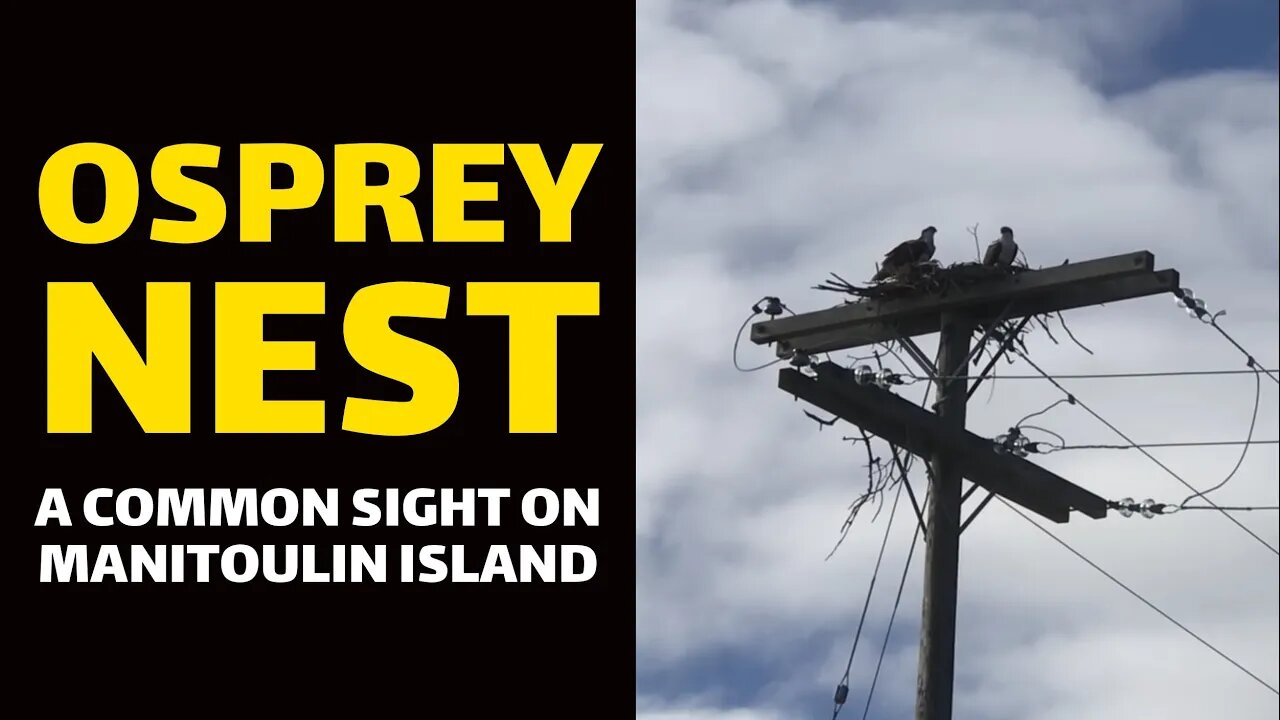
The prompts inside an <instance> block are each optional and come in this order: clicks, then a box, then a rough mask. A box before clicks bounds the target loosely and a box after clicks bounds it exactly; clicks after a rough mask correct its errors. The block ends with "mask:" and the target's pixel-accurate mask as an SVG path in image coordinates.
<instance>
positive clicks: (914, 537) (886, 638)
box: [862, 480, 929, 720]
mask: <svg viewBox="0 0 1280 720" xmlns="http://www.w3.org/2000/svg"><path fill="white" fill-rule="evenodd" d="M903 482H906V481H905V480H904V481H903ZM928 502H929V491H928V489H926V490H925V503H926V504H927V503H928ZM919 540H920V525H919V524H917V525H916V529H915V532H914V533H912V535H911V547H910V548H909V549H908V550H907V562H906V564H904V565H903V566H902V578H901V579H900V580H898V595H897V597H895V598H894V599H893V612H891V613H889V625H888V626H887V627H885V629H884V642H883V643H881V644H880V657H879V658H878V659H876V672H875V674H874V675H872V676H871V687H869V688H868V689H867V704H866V706H865V707H863V708H862V720H867V713H869V712H871V698H872V697H873V696H874V695H875V694H876V681H878V680H879V679H880V666H881V665H883V664H884V655H885V651H886V650H888V648H889V635H890V634H891V633H892V632H893V621H894V619H895V618H897V617H898V605H899V603H901V602H902V589H903V588H904V587H906V585H907V573H908V572H909V571H910V570H911V558H912V556H914V555H915V553H916V542H917V541H919Z"/></svg>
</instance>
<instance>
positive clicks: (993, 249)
mask: <svg viewBox="0 0 1280 720" xmlns="http://www.w3.org/2000/svg"><path fill="white" fill-rule="evenodd" d="M1016 257H1018V243H1016V242H1014V241H1013V231H1012V230H1010V229H1009V228H1007V227H1002V228H1000V239H998V240H993V241H992V242H991V244H990V245H988V246H987V254H986V255H985V256H984V257H983V258H982V264H983V265H987V266H990V267H1009V266H1010V265H1012V264H1013V260H1014V258H1016Z"/></svg>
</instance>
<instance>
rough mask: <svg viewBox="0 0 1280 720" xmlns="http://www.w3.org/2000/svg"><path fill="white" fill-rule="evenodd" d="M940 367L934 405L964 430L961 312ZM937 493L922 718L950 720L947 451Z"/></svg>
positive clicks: (928, 557) (956, 567) (968, 330)
mask: <svg viewBox="0 0 1280 720" xmlns="http://www.w3.org/2000/svg"><path fill="white" fill-rule="evenodd" d="M941 319H942V322H941V330H940V333H939V338H938V359H937V362H936V363H935V365H936V366H937V368H938V372H939V373H940V374H941V377H940V378H939V379H938V380H937V381H936V386H937V390H936V392H935V395H934V397H935V398H936V403H935V405H934V407H935V409H936V411H937V413H938V419H939V420H941V421H942V423H941V424H942V425H943V426H945V427H948V428H953V429H956V430H963V429H964V422H965V409H966V401H967V398H966V397H965V390H967V389H968V384H967V383H966V382H964V381H963V380H961V381H959V382H957V381H955V380H952V379H950V376H952V375H964V374H965V366H966V365H967V364H968V360H969V340H970V335H972V334H973V321H972V320H971V319H970V318H969V317H967V316H965V315H963V314H959V313H953V312H945V313H943V314H942V318H941ZM932 467H933V491H932V494H931V495H930V498H931V500H930V501H929V505H928V507H927V508H925V521H926V523H927V532H926V535H925V537H927V538H928V544H927V545H926V547H925V558H924V601H923V602H922V603H921V604H922V609H921V617H920V669H919V674H918V675H917V685H916V717H918V718H950V717H951V695H952V684H953V682H954V680H955V651H956V585H957V583H958V580H959V578H958V576H959V572H960V485H961V480H962V478H961V476H960V467H959V464H958V463H957V462H956V461H955V459H954V458H953V457H952V454H951V453H949V452H947V451H946V450H940V451H938V452H935V453H934V456H933V463H932Z"/></svg>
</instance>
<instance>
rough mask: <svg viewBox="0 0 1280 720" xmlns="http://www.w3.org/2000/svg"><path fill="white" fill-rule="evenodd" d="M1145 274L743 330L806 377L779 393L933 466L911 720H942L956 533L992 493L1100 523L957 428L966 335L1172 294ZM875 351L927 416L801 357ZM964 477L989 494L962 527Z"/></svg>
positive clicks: (1165, 281) (1104, 266)
mask: <svg viewBox="0 0 1280 720" xmlns="http://www.w3.org/2000/svg"><path fill="white" fill-rule="evenodd" d="M1154 265H1155V258H1154V257H1153V256H1152V254H1151V253H1149V252H1146V251H1142V252H1136V253H1129V254H1127V255H1117V256H1114V257H1109V258H1101V259H1097V260H1089V261H1086V262H1081V263H1074V264H1064V265H1061V266H1058V267H1052V268H1047V269H1043V270H1033V271H1027V272H1022V273H1019V274H1017V275H1011V276H1009V277H1005V278H997V279H993V280H991V281H989V282H984V283H981V284H980V285H978V286H976V287H961V288H951V289H950V290H948V291H946V292H942V293H937V294H930V295H921V296H915V297H907V298H901V299H896V300H879V301H872V300H864V301H860V302H851V303H846V304H844V305H841V306H839V307H835V308H830V309H827V310H818V311H816V312H811V313H803V314H799V315H794V316H792V317H783V318H776V319H771V320H767V321H764V322H760V323H756V324H755V325H754V326H752V328H751V339H752V341H753V342H755V343H756V344H757V345H768V344H772V345H775V346H776V352H777V354H778V357H780V358H787V359H792V360H793V364H794V365H797V366H798V367H807V368H808V369H809V370H810V372H809V373H808V374H806V373H805V372H802V371H801V370H797V369H792V368H786V369H783V370H782V371H780V372H779V375H778V386H779V387H780V388H782V389H783V390H785V391H786V392H789V393H791V394H792V395H794V396H795V397H796V398H798V399H803V400H805V401H807V402H809V403H811V404H813V405H815V406H817V407H820V408H823V409H825V410H827V411H828V412H831V413H833V414H835V415H836V416H837V417H839V418H841V419H843V420H845V421H846V422H850V423H853V424H855V425H858V426H859V427H861V428H863V429H864V430H866V431H867V432H869V433H873V434H875V435H878V436H879V437H881V438H883V439H884V440H886V441H887V442H890V443H893V444H894V445H896V446H898V447H900V448H903V449H905V450H906V451H908V452H911V453H914V454H916V455H918V456H920V457H922V458H923V459H925V460H927V461H929V462H930V463H931V470H932V472H931V473H930V474H931V480H932V483H933V485H932V488H931V495H930V500H929V503H928V505H927V506H926V508H925V511H924V512H925V515H926V516H927V517H918V518H917V519H918V520H919V521H920V523H921V525H922V526H923V527H924V529H925V541H926V542H927V543H928V545H927V548H926V551H925V570H924V600H923V603H922V612H921V625H920V658H919V676H918V678H917V680H918V683H917V693H916V718H917V720H951V715H952V698H953V684H954V679H955V638H956V597H957V584H958V583H957V581H958V577H957V575H958V568H959V560H960V533H961V532H962V531H963V530H964V528H965V527H967V526H968V525H969V523H970V522H972V521H973V519H974V517H975V516H976V515H977V513H978V512H979V511H981V510H982V508H984V507H986V504H987V502H988V501H989V500H990V499H991V497H993V496H995V495H1000V496H1001V497H1004V498H1006V499H1008V500H1009V501H1010V502H1013V503H1017V504H1019V505H1022V506H1023V507H1026V508H1028V509H1030V510H1032V511H1034V512H1036V513H1038V514H1040V515H1042V516H1044V517H1046V518H1048V519H1050V520H1052V521H1054V522H1059V523H1063V522H1067V520H1068V517H1069V515H1070V513H1071V511H1073V510H1074V511H1077V512H1080V513H1082V514H1084V515H1086V516H1087V517H1092V518H1102V517H1105V516H1106V513H1107V503H1106V500H1104V499H1103V498H1101V497H1099V496H1097V495H1095V494H1093V493H1091V492H1089V491H1088V490H1085V489H1084V488H1081V487H1078V486H1076V485H1074V484H1072V483H1070V482H1068V481H1066V480H1064V479H1062V478H1060V477H1058V476H1057V475H1054V474H1053V473H1050V472H1048V471H1046V470H1044V469H1043V468H1040V467H1038V466H1036V465H1034V464H1032V463H1029V462H1027V461H1026V460H1024V459H1022V458H1020V457H1016V456H1013V455H1010V454H1008V453H1000V452H997V450H996V449H995V447H994V445H993V443H992V441H991V440H990V439H986V438H980V437H978V436H976V435H974V434H973V433H970V432H968V431H967V430H965V410H966V402H967V400H968V396H969V395H970V394H971V391H972V389H973V388H976V383H975V385H974V386H973V387H972V388H971V387H970V386H969V384H968V382H967V381H965V380H962V379H957V378H954V377H953V376H957V375H960V376H963V375H967V373H966V369H967V366H968V363H969V361H970V360H971V359H972V358H971V357H970V354H971V353H970V342H971V338H972V335H973V333H974V330H975V328H987V329H988V331H987V335H986V336H984V337H983V342H985V341H986V340H988V339H989V337H990V328H992V327H995V326H996V325H998V324H1000V323H1001V322H1004V321H1010V320H1015V319H1019V318H1021V319H1023V320H1024V324H1025V319H1027V318H1029V317H1030V316H1033V315H1044V314H1051V313H1056V312H1060V311H1062V310H1067V309H1071V308H1079V307H1087V306H1090V305H1098V304H1102V303H1108V302H1114V301H1117V300H1126V299H1130V298H1138V297H1145V296H1149V295H1156V294H1161V293H1166V292H1173V291H1175V290H1177V289H1178V273H1177V271H1176V270H1160V271H1156V270H1155V269H1154ZM1019 327H1021V326H1019ZM933 332H937V333H939V342H938V354H937V360H936V362H935V363H929V361H928V358H927V356H925V355H923V354H922V353H921V352H920V349H919V348H918V347H916V345H915V343H914V342H912V341H911V338H912V337H914V336H918V335H925V334H929V333H933ZM1015 334H1016V333H1015ZM1010 341H1011V339H1005V340H1003V341H1002V342H1001V343H999V349H998V350H997V351H996V352H995V353H994V355H993V359H992V361H991V362H990V363H989V364H988V365H987V369H986V370H984V371H983V373H982V375H981V377H985V376H986V374H987V372H988V371H989V370H990V369H991V367H992V366H993V365H994V364H995V362H996V360H998V359H999V357H1000V356H1001V355H1003V354H1004V353H1005V352H1006V351H1007V350H1008V347H1009V342H1010ZM882 342H898V343H900V344H902V345H903V348H904V350H906V351H907V354H908V355H909V356H910V357H912V358H913V359H914V360H915V361H916V362H917V364H919V365H920V366H921V370H922V371H923V372H924V373H925V374H926V376H928V377H930V378H933V379H934V383H935V385H936V388H937V392H936V403H935V406H934V408H935V413H930V412H929V411H927V410H925V409H923V408H921V407H918V406H915V405H913V404H911V403H909V402H907V401H906V400H903V399H902V398H900V397H898V396H897V395H895V394H893V393H892V392H890V391H888V390H886V389H883V388H877V387H875V386H874V385H867V384H865V383H860V382H859V381H858V379H857V377H856V376H855V374H854V373H853V372H851V371H850V370H849V369H847V368H843V367H840V366H839V365H837V364H835V363H833V362H822V363H816V364H812V365H811V366H810V360H809V358H811V357H812V356H816V355H818V354H819V353H824V352H831V351H835V350H842V349H848V348H855V347H862V346H866V345H873V344H876V343H882ZM797 359H798V360H799V362H796V360H797ZM978 382H981V379H979V381H978ZM966 477H967V478H968V479H969V480H970V481H971V482H973V483H974V485H973V487H971V488H970V491H969V493H971V492H972V491H973V490H976V489H977V488H978V487H982V488H984V489H986V490H987V491H988V495H987V497H986V498H985V499H984V500H983V501H982V502H981V503H980V504H979V505H978V507H977V508H976V509H975V510H973V511H972V512H971V513H970V514H969V517H968V519H966V520H964V521H963V522H962V521H961V519H960V515H961V510H962V505H963V503H964V500H965V498H967V497H968V495H969V493H964V494H962V493H961V485H962V483H963V478H966ZM902 482H907V478H905V477H903V478H902ZM913 497H914V496H913ZM917 512H918V511H917Z"/></svg>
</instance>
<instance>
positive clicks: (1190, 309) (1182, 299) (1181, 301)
mask: <svg viewBox="0 0 1280 720" xmlns="http://www.w3.org/2000/svg"><path fill="white" fill-rule="evenodd" d="M1173 296H1174V297H1176V298H1178V307H1181V308H1186V309H1187V314H1188V315H1190V316H1191V317H1192V318H1193V319H1195V320H1199V321H1200V322H1202V323H1204V324H1205V325H1210V326H1212V327H1213V329H1214V330H1217V331H1218V334H1219V335H1221V336H1222V337H1224V338H1226V339H1227V342H1229V343H1231V344H1232V345H1234V346H1235V347H1236V349H1237V350H1239V351H1240V354H1241V355H1244V356H1245V358H1246V360H1247V363H1246V364H1247V365H1248V366H1249V367H1250V368H1251V369H1254V370H1259V371H1261V372H1264V373H1266V374H1267V377H1268V378H1270V379H1271V382H1273V383H1275V384H1277V385H1280V379H1277V378H1276V376H1275V375H1272V374H1271V373H1273V372H1275V370H1263V369H1262V368H1261V367H1260V366H1259V365H1258V361H1257V360H1254V359H1253V353H1251V352H1249V351H1248V350H1245V349H1244V346H1243V345H1241V344H1240V343H1238V342H1236V339H1235V338H1233V337H1231V335H1230V334H1229V333H1227V331H1226V330H1223V329H1222V326H1221V325H1219V324H1218V318H1220V317H1222V316H1223V315H1226V314H1227V311H1226V310H1219V311H1218V312H1216V313H1213V314H1212V315H1210V314H1209V311H1208V310H1206V309H1205V303H1204V299H1203V298H1197V297H1196V295H1195V293H1193V292H1191V288H1185V287H1179V288H1175V289H1174V291H1173Z"/></svg>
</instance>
